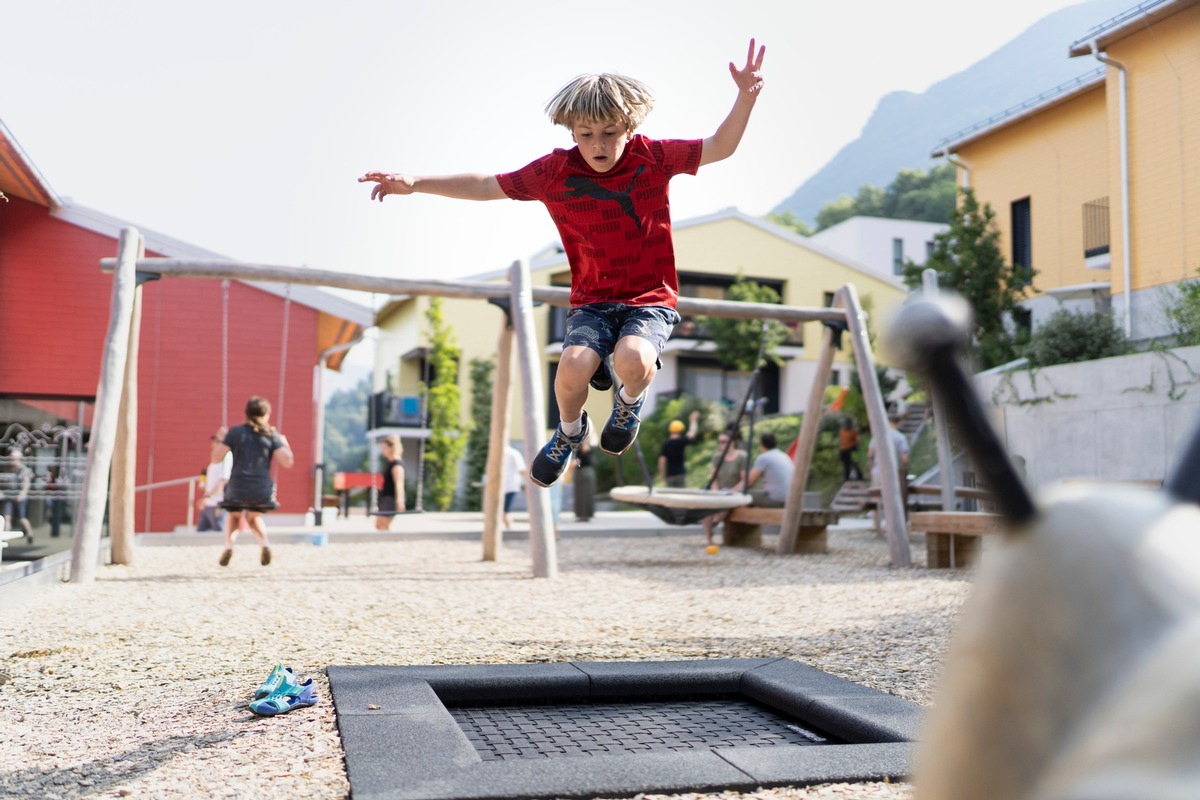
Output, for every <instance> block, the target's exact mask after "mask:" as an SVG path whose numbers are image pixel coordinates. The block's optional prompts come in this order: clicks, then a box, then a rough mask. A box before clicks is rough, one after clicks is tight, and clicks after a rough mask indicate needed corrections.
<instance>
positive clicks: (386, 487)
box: [379, 459, 404, 497]
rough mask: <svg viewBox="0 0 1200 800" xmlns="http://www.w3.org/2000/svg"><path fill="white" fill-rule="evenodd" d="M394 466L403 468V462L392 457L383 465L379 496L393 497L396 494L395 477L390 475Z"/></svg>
mask: <svg viewBox="0 0 1200 800" xmlns="http://www.w3.org/2000/svg"><path fill="white" fill-rule="evenodd" d="M396 467H400V468H401V469H403V468H404V462H402V461H400V459H392V460H391V461H389V462H387V464H384V466H383V488H382V489H380V490H379V496H380V497H395V496H396V479H395V478H393V477H392V472H393V470H394V469H395V468H396Z"/></svg>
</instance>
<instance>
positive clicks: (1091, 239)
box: [1084, 197, 1109, 266]
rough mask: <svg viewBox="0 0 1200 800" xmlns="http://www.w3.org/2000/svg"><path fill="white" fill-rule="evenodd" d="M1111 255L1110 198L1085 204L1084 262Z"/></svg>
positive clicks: (1089, 263)
mask: <svg viewBox="0 0 1200 800" xmlns="http://www.w3.org/2000/svg"><path fill="white" fill-rule="evenodd" d="M1108 254H1109V198H1106V197H1102V198H1100V199H1098V200H1091V201H1090V203H1085V204H1084V260H1085V263H1087V265H1088V266H1092V263H1091V259H1096V258H1097V257H1100V255H1108Z"/></svg>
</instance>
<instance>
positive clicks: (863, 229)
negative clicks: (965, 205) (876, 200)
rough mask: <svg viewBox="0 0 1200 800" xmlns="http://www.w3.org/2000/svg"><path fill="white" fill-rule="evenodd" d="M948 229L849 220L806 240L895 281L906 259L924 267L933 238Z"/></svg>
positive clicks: (900, 221)
mask: <svg viewBox="0 0 1200 800" xmlns="http://www.w3.org/2000/svg"><path fill="white" fill-rule="evenodd" d="M949 228H950V226H949V225H946V224H944V223H939V222H918V221H916V220H911V219H887V218H885V217H851V218H850V219H848V220H845V221H843V222H839V223H838V224H837V225H834V226H832V227H829V228H826V229H825V230H823V231H820V232H819V233H814V234H813V235H812V236H810V237H808V240H809V241H810V242H812V243H813V244H815V245H819V246H820V247H824V248H825V249H826V250H832V251H833V252H835V253H837V254H839V255H841V256H843V257H845V258H848V259H851V260H853V261H855V262H856V263H858V264H862V265H863V266H866V267H868V268H870V269H871V271H872V272H874V273H875V274H877V275H880V276H883V277H885V278H891V279H893V280H894V279H896V278H897V277H898V276H899V275H900V273H901V271H902V269H903V265H904V261H905V260H906V259H907V260H909V261H912V262H913V263H914V264H918V265H920V264H924V263H925V260H926V259H927V258H929V254H930V253H932V252H933V237H934V235H935V234H938V233H944V232H945V231H947V230H949Z"/></svg>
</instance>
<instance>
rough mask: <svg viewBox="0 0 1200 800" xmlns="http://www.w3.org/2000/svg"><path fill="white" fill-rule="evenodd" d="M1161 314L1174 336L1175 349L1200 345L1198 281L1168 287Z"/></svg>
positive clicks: (1199, 289)
mask: <svg viewBox="0 0 1200 800" xmlns="http://www.w3.org/2000/svg"><path fill="white" fill-rule="evenodd" d="M1163 313H1164V315H1165V316H1166V318H1167V321H1168V322H1169V323H1170V325H1171V332H1172V333H1173V334H1174V335H1175V338H1174V346H1175V347H1192V346H1193V345H1198V344H1200V281H1198V280H1190V281H1182V282H1180V283H1178V284H1176V285H1175V286H1172V287H1170V288H1169V289H1168V290H1167V294H1166V302H1165V304H1164V307H1163Z"/></svg>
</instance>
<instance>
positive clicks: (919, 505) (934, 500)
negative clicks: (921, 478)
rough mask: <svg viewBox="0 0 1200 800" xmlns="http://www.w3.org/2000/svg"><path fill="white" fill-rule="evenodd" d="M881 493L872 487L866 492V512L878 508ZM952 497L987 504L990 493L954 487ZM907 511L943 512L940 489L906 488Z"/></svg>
mask: <svg viewBox="0 0 1200 800" xmlns="http://www.w3.org/2000/svg"><path fill="white" fill-rule="evenodd" d="M882 491H883V490H881V489H880V488H879V487H878V486H872V487H871V488H870V489H868V490H867V500H866V502H865V503H864V504H863V506H864V508H865V509H866V510H867V511H873V510H875V509H876V508H878V507H879V503H880V498H881V497H882V496H883V494H882ZM954 497H955V499H957V500H978V501H981V502H984V503H987V502H989V501H990V500H991V499H992V493H991V492H990V491H988V490H987V489H980V488H978V487H975V486H955V487H954ZM908 510H909V511H917V512H924V511H944V510H945V509H943V508H942V488H941V487H940V486H933V485H930V484H917V485H910V486H909V487H908ZM964 513H966V512H964Z"/></svg>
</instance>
